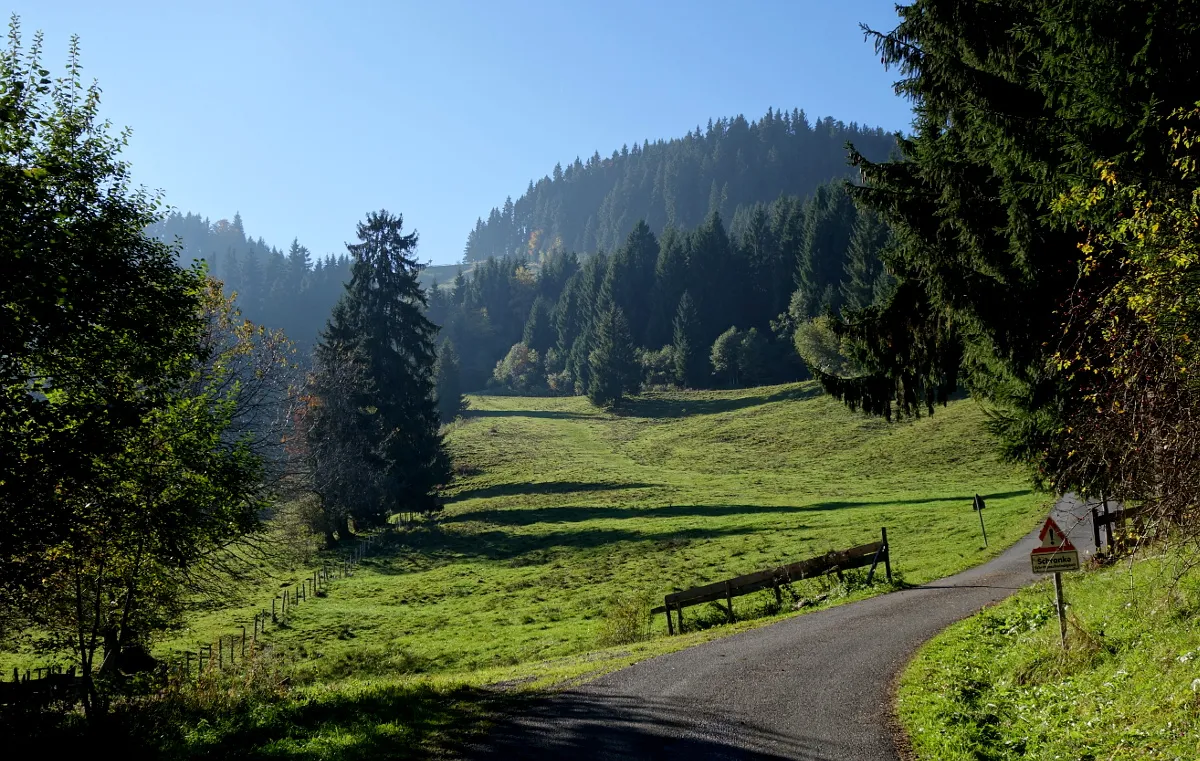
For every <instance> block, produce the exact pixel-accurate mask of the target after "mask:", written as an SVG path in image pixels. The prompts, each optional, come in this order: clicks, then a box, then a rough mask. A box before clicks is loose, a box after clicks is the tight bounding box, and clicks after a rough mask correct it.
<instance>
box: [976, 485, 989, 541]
mask: <svg viewBox="0 0 1200 761" xmlns="http://www.w3.org/2000/svg"><path fill="white" fill-rule="evenodd" d="M976 511H977V513H979V531H980V532H982V533H983V546H984V549H985V550H986V549H988V529H986V528H984V525H983V499H980V498H979V495H976Z"/></svg>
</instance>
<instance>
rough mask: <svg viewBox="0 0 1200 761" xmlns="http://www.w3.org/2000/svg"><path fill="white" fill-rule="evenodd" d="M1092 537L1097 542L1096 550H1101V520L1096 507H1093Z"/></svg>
mask: <svg viewBox="0 0 1200 761" xmlns="http://www.w3.org/2000/svg"><path fill="white" fill-rule="evenodd" d="M1092 539H1094V540H1095V542H1096V551H1097V552H1099V551H1100V520H1099V516H1098V515H1096V508H1094V507H1093V508H1092Z"/></svg>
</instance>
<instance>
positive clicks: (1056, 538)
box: [1033, 518, 1075, 553]
mask: <svg viewBox="0 0 1200 761" xmlns="http://www.w3.org/2000/svg"><path fill="white" fill-rule="evenodd" d="M1038 540H1039V541H1040V542H1041V543H1042V546H1040V547H1035V548H1034V549H1033V551H1034V552H1035V553H1037V552H1072V551H1074V549H1075V545H1073V544H1071V540H1070V539H1068V538H1067V534H1066V532H1065V531H1063V530H1062V529H1061V528H1059V527H1058V524H1057V523H1055V522H1054V519H1053V518H1047V519H1046V522H1045V523H1044V524H1042V530H1041V532H1040V533H1039V534H1038Z"/></svg>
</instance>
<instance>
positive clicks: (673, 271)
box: [646, 227, 688, 347]
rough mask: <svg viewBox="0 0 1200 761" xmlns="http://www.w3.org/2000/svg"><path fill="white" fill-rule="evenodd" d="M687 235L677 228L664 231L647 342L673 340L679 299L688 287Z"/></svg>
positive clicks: (656, 264) (651, 299) (656, 266)
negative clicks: (673, 328) (673, 326)
mask: <svg viewBox="0 0 1200 761" xmlns="http://www.w3.org/2000/svg"><path fill="white" fill-rule="evenodd" d="M687 249H688V236H687V235H686V234H684V233H681V232H679V231H678V230H676V229H675V228H674V227H668V228H667V229H666V230H664V231H663V234H662V238H661V239H660V240H659V250H658V261H657V262H656V263H655V265H654V290H653V292H652V296H651V298H650V302H651V305H652V308H651V314H650V326H649V330H648V331H647V336H646V344H647V346H650V347H655V346H662V345H664V344H667V343H669V342H670V341H671V335H672V325H673V324H674V320H675V311H676V309H678V307H679V299H680V297H681V296H683V292H684V291H685V290H687V276H688V275H687V270H688V261H687V257H688V251H687Z"/></svg>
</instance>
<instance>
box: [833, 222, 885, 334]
mask: <svg viewBox="0 0 1200 761" xmlns="http://www.w3.org/2000/svg"><path fill="white" fill-rule="evenodd" d="M888 233H889V231H888V226H887V225H886V224H885V223H884V221H883V220H882V219H880V218H879V215H878V214H875V213H873V212H870V211H864V212H862V213H860V214H859V217H858V222H857V224H855V226H854V233H853V235H852V236H851V238H850V248H849V250H848V251H847V253H846V267H845V273H846V278H845V280H843V281H842V286H841V290H842V300H843V302H844V303H843V308H844V309H847V310H851V311H857V310H862V309H865V308H867V307H869V306H870V305H871V304H873V303H875V301H877V300H878V299H880V298H881V297H882V296H883V295H884V291H885V289H886V283H887V273H886V272H884V270H883V262H882V261H880V259H879V252H880V251H881V250H882V249H883V246H884V244H885V243H886V242H887V238H888Z"/></svg>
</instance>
